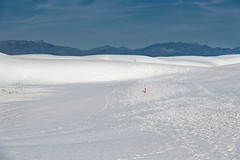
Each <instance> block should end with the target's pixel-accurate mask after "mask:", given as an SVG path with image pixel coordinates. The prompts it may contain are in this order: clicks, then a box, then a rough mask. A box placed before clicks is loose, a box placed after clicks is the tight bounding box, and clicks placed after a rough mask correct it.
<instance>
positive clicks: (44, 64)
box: [0, 53, 240, 84]
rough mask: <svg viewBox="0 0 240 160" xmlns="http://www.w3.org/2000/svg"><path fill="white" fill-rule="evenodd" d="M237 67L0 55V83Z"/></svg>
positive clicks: (198, 61)
mask: <svg viewBox="0 0 240 160" xmlns="http://www.w3.org/2000/svg"><path fill="white" fill-rule="evenodd" d="M235 63H240V55H228V56H219V57H158V58H152V57H147V56H136V55H134V56H133V55H95V56H85V57H73V56H71V57H68V56H66V57H63V56H51V55H20V56H8V55H5V54H3V53H0V83H30V84H59V83H81V82H103V81H119V80H129V79H139V78H145V77H152V76H157V75H165V74H172V73H181V72H187V71H189V70H191V69H192V68H194V67H214V66H222V65H229V64H235Z"/></svg>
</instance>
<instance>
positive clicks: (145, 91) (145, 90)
mask: <svg viewBox="0 0 240 160" xmlns="http://www.w3.org/2000/svg"><path fill="white" fill-rule="evenodd" d="M144 93H147V89H146V85H145V84H144Z"/></svg>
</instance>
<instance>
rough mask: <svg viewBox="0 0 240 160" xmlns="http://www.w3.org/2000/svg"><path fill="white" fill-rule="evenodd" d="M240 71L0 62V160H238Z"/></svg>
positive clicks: (80, 60) (233, 60) (218, 60)
mask: <svg viewBox="0 0 240 160" xmlns="http://www.w3.org/2000/svg"><path fill="white" fill-rule="evenodd" d="M134 59H135V60H136V62H134ZM239 62H240V55H226V56H218V57H194V56H193V57H157V58H152V57H146V56H122V55H97V56H85V57H61V56H50V55H21V56H7V55H5V54H0V160H107V159H111V160H136V159H144V160H168V159H181V160H185V159H186V160H187V159H188V160H190V159H191V160H192V159H193V160H219V159H222V160H230V159H231V160H238V159H240V134H239V131H240V121H239V118H240V107H239V104H240V83H239V82H240V74H239V73H240V63H239ZM82 82H83V83H82ZM93 82H94V83H93ZM73 83H76V84H73ZM144 87H146V91H147V92H146V93H145V92H143V91H144Z"/></svg>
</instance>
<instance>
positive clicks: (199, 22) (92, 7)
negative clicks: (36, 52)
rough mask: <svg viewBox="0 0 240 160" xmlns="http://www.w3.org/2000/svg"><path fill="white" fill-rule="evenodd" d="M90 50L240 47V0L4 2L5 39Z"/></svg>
mask: <svg viewBox="0 0 240 160" xmlns="http://www.w3.org/2000/svg"><path fill="white" fill-rule="evenodd" d="M10 39H16V40H18V39H19V40H20V39H24V40H39V39H43V40H45V41H46V42H49V43H53V44H56V45H64V46H72V47H77V48H80V49H89V48H94V47H100V46H103V45H111V46H115V47H120V46H126V47H129V48H138V47H144V46H147V45H150V44H153V43H163V42H169V41H183V42H197V43H200V44H208V45H210V46H212V47H217V46H218V47H230V48H232V47H236V46H240V0H21V1H19V0H0V40H10Z"/></svg>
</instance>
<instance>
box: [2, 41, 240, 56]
mask: <svg viewBox="0 0 240 160" xmlns="http://www.w3.org/2000/svg"><path fill="white" fill-rule="evenodd" d="M0 52H3V53H6V54H9V55H20V54H51V55H61V56H85V55H97V54H123V55H146V56H152V57H156V56H217V55H226V54H240V47H236V48H233V49H230V48H220V47H217V48H212V47H210V46H208V45H200V44H197V43H184V42H168V43H158V44H153V45H150V46H147V47H144V48H138V49H129V48H126V47H119V48H116V47H111V46H103V47H99V48H94V49H89V50H80V49H77V48H72V47H66V46H56V45H53V44H49V43H46V42H44V41H43V40H37V41H25V40H7V41H0Z"/></svg>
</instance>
